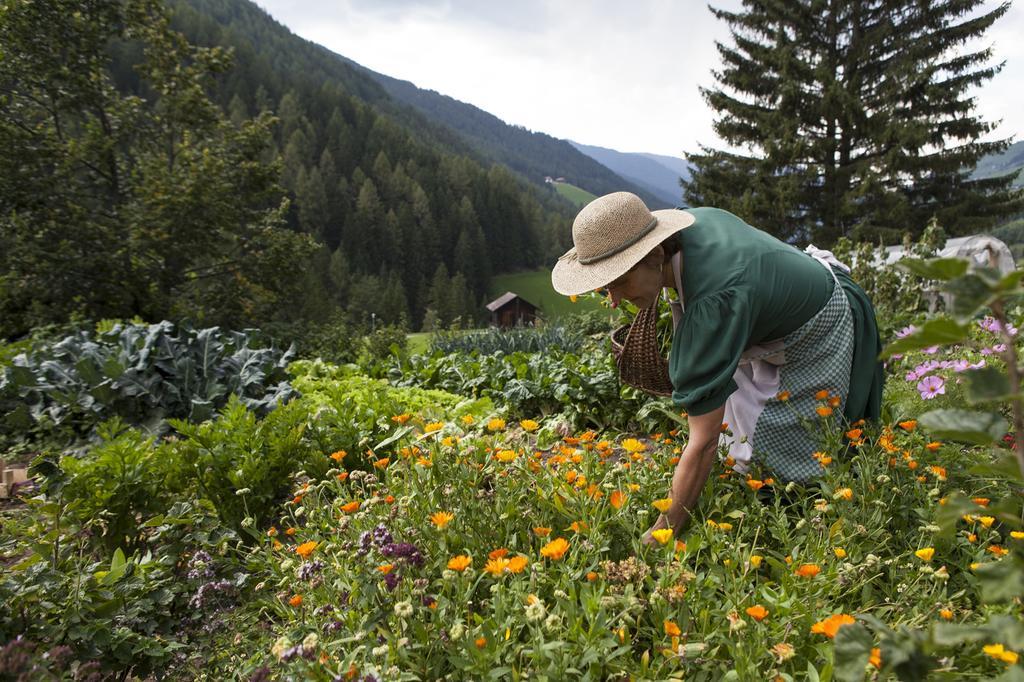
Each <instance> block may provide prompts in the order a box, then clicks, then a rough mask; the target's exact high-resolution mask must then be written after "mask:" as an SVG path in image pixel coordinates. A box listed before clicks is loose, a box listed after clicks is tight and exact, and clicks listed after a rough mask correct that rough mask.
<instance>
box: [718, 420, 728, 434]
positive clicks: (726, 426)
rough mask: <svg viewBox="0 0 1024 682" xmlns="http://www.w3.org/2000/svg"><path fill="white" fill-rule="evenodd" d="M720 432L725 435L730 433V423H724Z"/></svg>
mask: <svg viewBox="0 0 1024 682" xmlns="http://www.w3.org/2000/svg"><path fill="white" fill-rule="evenodd" d="M719 430H720V431H721V432H722V433H725V432H726V431H728V430H729V422H722V426H721V428H720V429H719Z"/></svg>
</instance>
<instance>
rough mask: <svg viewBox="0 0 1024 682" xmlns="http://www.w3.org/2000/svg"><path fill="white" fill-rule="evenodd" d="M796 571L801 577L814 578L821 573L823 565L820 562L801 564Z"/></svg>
mask: <svg viewBox="0 0 1024 682" xmlns="http://www.w3.org/2000/svg"><path fill="white" fill-rule="evenodd" d="M795 572H796V574H797V575H798V576H800V577H801V578H813V577H814V576H816V575H818V574H819V573H821V566H819V565H818V564H800V565H799V566H798V567H797V569H796V571H795Z"/></svg>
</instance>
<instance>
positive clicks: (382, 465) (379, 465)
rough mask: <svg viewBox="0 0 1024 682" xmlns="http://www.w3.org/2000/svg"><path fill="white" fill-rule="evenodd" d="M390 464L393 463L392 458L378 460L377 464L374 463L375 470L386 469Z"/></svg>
mask: <svg viewBox="0 0 1024 682" xmlns="http://www.w3.org/2000/svg"><path fill="white" fill-rule="evenodd" d="M390 463H391V458H390V457H381V458H380V459H378V460H377V461H376V462H374V463H373V466H374V467H375V468H377V469H384V468H385V467H387V465H388V464H390Z"/></svg>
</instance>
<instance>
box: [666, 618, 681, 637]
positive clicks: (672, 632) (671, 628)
mask: <svg viewBox="0 0 1024 682" xmlns="http://www.w3.org/2000/svg"><path fill="white" fill-rule="evenodd" d="M663 626H664V628H665V634H666V635H668V636H669V637H679V636H680V635H681V634H683V631H682V630H680V629H679V626H678V625H677V624H676V623H674V622H673V621H671V620H666V621H665V622H664V623H663Z"/></svg>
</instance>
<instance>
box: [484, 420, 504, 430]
mask: <svg viewBox="0 0 1024 682" xmlns="http://www.w3.org/2000/svg"><path fill="white" fill-rule="evenodd" d="M504 428H505V420H504V419H501V418H499V417H494V418H493V419H491V420H489V421H488V422H487V430H488V431H501V430H502V429H504Z"/></svg>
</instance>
